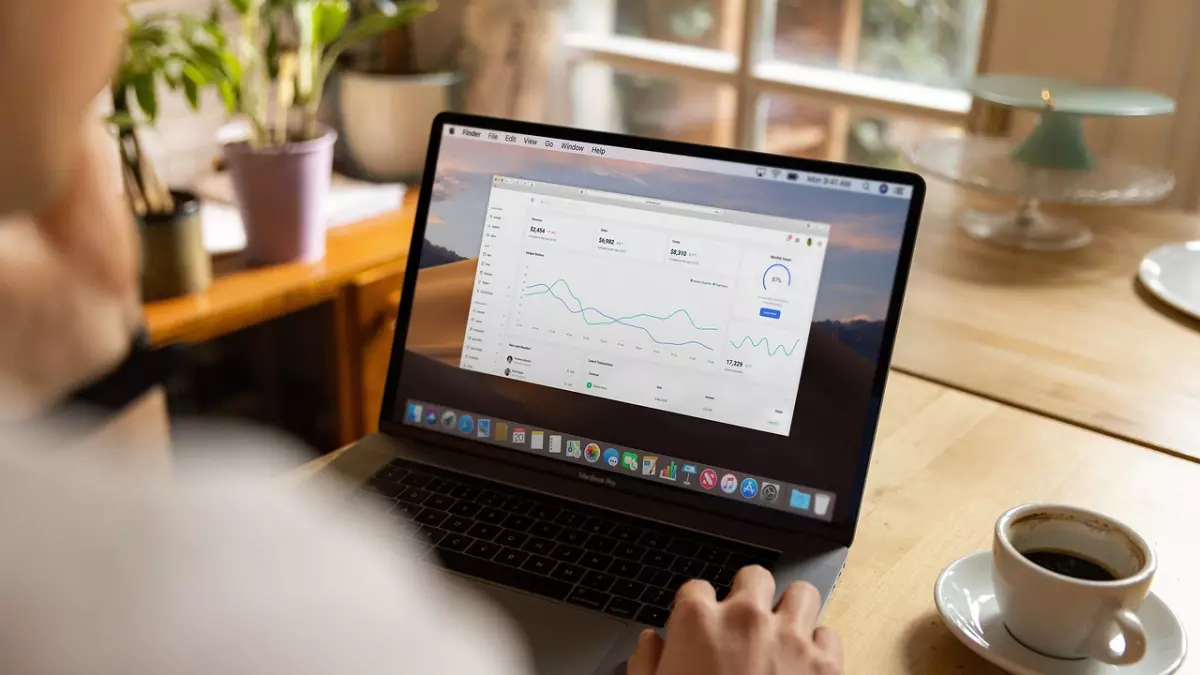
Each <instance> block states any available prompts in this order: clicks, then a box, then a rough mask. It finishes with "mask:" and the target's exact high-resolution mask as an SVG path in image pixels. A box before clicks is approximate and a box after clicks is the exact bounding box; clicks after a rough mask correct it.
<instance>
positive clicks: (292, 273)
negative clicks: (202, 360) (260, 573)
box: [145, 189, 419, 443]
mask: <svg viewBox="0 0 1200 675" xmlns="http://www.w3.org/2000/svg"><path fill="white" fill-rule="evenodd" d="M418 192H419V191H418V190H416V189H410V190H409V191H408V193H407V194H406V196H405V199H404V206H403V208H402V209H401V210H400V211H399V212H397V213H395V214H392V215H388V216H383V217H380V218H375V219H372V220H367V221H363V222H361V223H356V224H353V225H345V226H342V227H338V228H334V229H333V230H330V232H329V235H328V243H327V250H326V255H325V259H324V260H322V261H321V262H319V263H314V264H299V263H293V264H286V265H271V266H265V267H251V266H249V265H248V264H247V263H246V260H245V259H244V257H243V256H241V255H235V256H224V257H219V258H217V259H215V260H214V263H213V267H214V273H215V275H216V279H215V280H214V281H213V284H212V286H211V287H210V288H209V289H208V290H206V291H205V292H203V293H198V294H196V295H191V296H187V297H182V298H174V299H171V300H165V301H162V302H155V303H150V304H148V305H146V307H145V315H146V322H147V324H148V327H149V330H150V337H151V340H152V341H153V342H154V344H156V345H164V344H171V343H175V342H201V341H204V340H210V339H213V338H216V337H220V336H222V335H226V334H229V333H232V332H234V331H238V330H241V329H244V328H247V327H250V326H253V325H257V324H260V323H263V322H266V321H269V320H271V319H275V318H277V317H280V316H283V315H285V314H290V313H292V312H296V311H299V310H301V309H305V308H308V307H312V306H314V305H317V304H320V303H324V302H332V303H333V307H334V316H335V325H334V326H333V327H332V330H333V332H334V335H333V338H334V344H335V345H336V349H337V354H336V355H335V356H334V362H335V364H336V365H335V367H336V370H337V372H336V373H335V379H336V381H337V383H338V384H337V386H338V392H337V397H336V398H337V401H338V407H339V422H340V424H339V427H340V429H341V431H340V434H339V435H340V438H341V439H342V442H343V443H349V442H351V441H353V440H354V439H356V438H359V437H361V436H362V435H363V434H364V433H365V432H366V431H368V430H370V429H371V428H372V424H373V420H374V417H375V415H377V414H378V406H379V403H378V399H379V397H381V396H382V391H383V389H382V379H381V378H382V377H383V375H376V371H379V370H380V369H381V368H382V370H383V372H384V373H386V371H387V365H386V364H387V354H388V351H389V350H390V347H391V335H392V331H391V328H392V321H391V317H392V316H394V307H392V306H390V305H389V303H391V305H394V304H395V302H396V299H397V298H398V295H397V293H398V291H399V289H400V286H401V282H402V280H403V273H404V265H405V263H406V261H407V258H408V245H409V241H410V238H411V236H412V220H413V214H414V212H415V209H416V203H417V195H418Z"/></svg>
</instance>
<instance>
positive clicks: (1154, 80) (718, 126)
mask: <svg viewBox="0 0 1200 675" xmlns="http://www.w3.org/2000/svg"><path fill="white" fill-rule="evenodd" d="M646 1H647V2H651V1H654V0H646ZM611 2H612V0H588V8H589V11H590V12H592V15H591V16H589V19H595V21H592V20H589V21H587V22H586V23H587V25H588V26H589V28H590V29H591V30H590V31H587V32H584V31H574V30H567V31H565V33H564V35H563V46H564V52H565V54H564V56H565V57H566V59H565V65H566V70H565V72H570V71H571V70H572V69H573V66H574V64H577V63H582V62H588V61H591V62H598V63H602V64H605V65H607V66H610V67H613V68H616V69H620V70H622V71H626V72H630V73H635V74H639V75H649V76H656V77H662V78H665V79H668V80H671V79H674V80H679V79H690V80H693V81H702V82H711V83H713V84H716V85H724V86H718V87H717V90H718V94H717V108H718V115H717V118H718V119H717V120H716V122H715V123H714V132H713V138H714V140H715V142H716V143H717V144H719V145H732V146H737V147H742V148H747V149H752V150H761V149H762V148H763V147H764V142H765V137H766V121H767V120H766V105H765V102H766V96H768V95H772V94H784V95H787V96H789V97H793V98H795V99H797V100H799V101H801V102H804V103H812V104H815V105H816V106H819V107H824V108H826V109H828V110H829V111H830V135H829V138H830V140H831V143H830V148H829V154H828V155H827V156H826V157H825V159H834V160H840V159H842V157H843V156H844V150H845V147H844V146H845V142H844V141H845V138H846V132H847V130H848V128H849V124H850V118H851V116H852V114H865V115H869V116H880V117H887V118H893V117H901V118H905V119H911V120H916V121H928V122H934V123H940V124H943V125H948V126H953V127H959V128H969V127H970V126H971V123H972V102H973V99H972V97H971V95H970V93H969V92H968V91H966V90H965V89H945V88H940V87H932V86H928V85H920V84H913V83H904V82H899V81H896V80H888V79H885V78H880V77H875V76H871V75H864V74H861V73H855V72H852V71H849V70H834V69H827V68H820V67H814V66H805V65H802V64H794V63H787V62H780V61H775V60H772V59H768V58H765V51H764V46H766V45H768V44H769V41H770V40H773V38H774V27H775V24H774V20H775V16H774V10H775V7H776V0H721V4H720V5H719V7H720V9H721V12H722V17H721V20H722V25H723V26H724V27H725V30H723V31H722V34H721V37H720V41H721V44H722V47H723V48H724V50H723V51H722V50H717V49H703V48H698V47H689V46H685V45H676V44H670V43H664V42H659V41H654V40H646V39H641V38H632V37H625V36H619V35H614V34H613V33H612V30H611V29H612V25H611V21H612V17H611V13H612V12H611V11H610V12H609V13H610V16H608V17H605V16H604V12H605V11H606V9H605V8H606V6H607V7H608V8H611V7H612V4H611ZM845 2H847V3H849V4H850V5H851V7H852V8H853V7H858V8H861V5H862V2H864V0H845ZM846 15H847V18H846V19H844V21H843V26H842V30H843V33H845V31H847V30H850V24H852V23H854V22H855V21H856V20H857V19H856V17H854V12H853V11H850V12H846ZM606 18H607V20H608V21H609V25H608V26H605V25H603V24H604V21H605V20H606ZM606 29H607V31H608V32H607V33H605V30H606ZM854 29H855V30H856V31H857V26H855V28H854ZM1195 34H1200V3H1195V2H1194V1H1193V0H1155V2H1144V1H1142V0H1055V1H1054V2H1052V3H1051V2H1015V1H1014V2H1008V1H998V0H986V1H985V6H984V9H983V26H982V31H981V34H980V36H979V40H978V48H977V52H976V57H975V63H974V66H975V68H974V70H975V72H977V73H988V72H1022V73H1040V74H1044V75H1050V76H1057V77H1068V78H1075V79H1080V80H1084V81H1089V82H1098V83H1105V84H1112V85H1126V86H1138V87H1144V88H1149V89H1153V90H1155V91H1159V92H1161V93H1164V94H1166V95H1168V96H1172V97H1174V98H1175V99H1176V101H1177V111H1176V114H1175V115H1174V116H1173V117H1161V118H1153V119H1149V120H1147V121H1144V123H1143V122H1136V123H1133V124H1129V123H1127V122H1125V121H1105V120H1097V121H1095V122H1094V123H1089V124H1090V127H1091V128H1090V129H1089V138H1090V142H1091V144H1092V145H1093V149H1094V150H1095V151H1096V152H1097V153H1098V154H1101V155H1103V154H1110V153H1111V154H1116V155H1121V156H1126V157H1132V158H1135V159H1137V160H1138V161H1143V162H1146V163H1150V164H1156V165H1161V166H1166V167H1168V168H1170V169H1171V170H1173V171H1174V172H1175V176H1176V180H1177V188H1176V190H1175V192H1174V194H1172V195H1171V196H1170V197H1169V198H1168V199H1167V200H1166V201H1165V202H1164V203H1165V204H1167V205H1173V206H1182V207H1185V208H1189V209H1196V208H1200V42H1197V41H1193V40H1192V38H1191V36H1192V35H1195ZM842 58H843V59H845V55H843V56H842ZM850 61H851V62H852V59H851V60H850ZM841 65H843V66H845V65H847V64H846V61H845V60H844V61H843V63H842V64H841ZM588 95H589V105H591V99H592V98H596V99H597V103H598V104H599V105H600V106H601V107H603V106H604V105H605V101H603V98H604V97H605V96H609V97H610V98H611V92H605V91H603V88H602V87H600V88H597V87H593V88H591V89H589V90H588ZM607 104H608V105H609V106H610V107H611V106H612V105H613V101H611V100H609V101H607ZM728 120H732V124H730V123H729V122H728ZM1031 124H1032V116H1025V117H1024V118H1022V116H1019V115H1018V116H1016V119H1015V121H1014V124H1013V126H1011V127H1010V128H1007V129H1002V130H1000V131H1002V132H1007V133H1010V134H1014V135H1018V136H1019V135H1023V134H1024V133H1025V132H1026V130H1027V129H1028V128H1029V126H1030V125H1031ZM993 131H995V130H993Z"/></svg>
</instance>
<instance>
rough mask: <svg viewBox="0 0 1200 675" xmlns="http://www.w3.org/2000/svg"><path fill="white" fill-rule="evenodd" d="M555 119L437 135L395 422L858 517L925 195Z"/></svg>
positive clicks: (767, 505) (734, 496)
mask: <svg viewBox="0 0 1200 675" xmlns="http://www.w3.org/2000/svg"><path fill="white" fill-rule="evenodd" d="M474 123H475V124H485V123H486V122H480V121H475V122H474ZM539 130H540V131H542V132H543V133H546V134H551V135H530V134H526V133H513V132H511V131H504V130H501V129H491V128H485V127H479V126H460V125H455V124H453V123H447V124H445V125H443V126H441V128H440V129H439V128H438V127H435V132H436V133H439V134H440V138H439V139H438V142H437V143H435V144H434V145H433V146H432V147H433V148H434V150H431V151H436V152H437V157H436V174H435V175H434V176H433V183H432V192H431V201H430V203H429V208H428V213H427V217H426V219H425V224H424V225H425V226H424V241H423V243H422V244H421V247H420V257H419V272H418V273H417V278H416V285H415V288H414V289H413V291H412V297H411V303H412V305H411V314H410V318H409V321H408V329H407V335H406V339H405V341H404V352H403V357H402V360H401V362H400V368H399V373H398V378H399V380H398V382H397V386H396V396H395V397H394V398H393V401H394V405H395V409H394V410H393V411H392V417H393V419H394V420H396V421H398V422H402V423H403V424H405V425H409V426H413V427H420V428H423V429H426V430H429V431H433V432H436V433H441V434H449V435H453V436H459V437H465V438H470V439H472V440H473V441H476V442H480V443H485V444H488V445H491V446H497V447H499V448H501V449H503V450H504V451H508V452H520V453H529V454H536V455H541V456H543V457H544V458H546V459H547V460H556V461H559V462H568V463H574V464H576V465H578V467H579V469H580V472H579V475H581V476H583V477H585V478H587V479H588V480H590V481H593V482H597V483H611V484H614V485H615V484H616V481H615V479H616V478H617V477H618V476H623V477H625V478H628V479H637V480H644V481H649V482H652V483H657V484H660V485H662V486H664V487H670V488H674V489H680V490H689V491H692V492H695V493H697V494H707V495H709V496H711V497H712V498H713V499H724V500H730V501H734V502H740V503H742V504H746V505H750V506H754V507H760V508H763V509H771V510H775V511H780V512H784V513H788V514H792V515H795V516H798V517H806V518H812V519H817V520H821V521H827V522H830V521H837V520H838V519H840V518H844V517H846V516H847V515H848V512H849V511H850V510H851V509H852V508H856V506H857V503H856V500H857V494H855V481H856V479H857V478H858V477H859V474H860V472H861V469H862V461H863V458H864V454H863V451H864V444H865V447H869V444H870V442H871V436H872V434H873V429H874V423H875V419H876V417H877V415H878V400H877V398H876V396H877V395H878V393H879V392H878V391H876V390H877V389H878V388H879V385H880V384H881V382H882V380H879V382H877V372H878V369H879V368H881V367H886V364H881V357H883V358H886V354H885V353H884V352H885V347H886V348H887V351H889V352H890V339H891V336H890V335H888V334H887V333H888V331H886V330H885V325H886V321H887V319H888V317H889V310H890V309H891V304H892V302H893V297H894V295H893V290H894V285H895V284H896V280H897V272H898V268H899V267H900V262H901V250H902V242H903V240H904V238H905V230H906V224H907V223H908V222H909V211H910V207H911V206H912V204H911V197H912V195H913V191H914V189H918V188H916V187H915V186H914V183H912V182H910V183H903V182H881V181H879V180H864V179H861V178H850V177H847V176H844V175H837V174H832V173H814V172H812V171H801V170H797V169H796V168H788V167H787V166H772V165H771V163H769V162H766V163H765V164H758V163H752V164H742V163H737V162H730V161H725V160H718V159H713V158H709V157H697V156H688V155H686V154H676V153H664V152H656V151H652V150H647V149H643V148H642V147H637V144H636V143H634V142H632V141H631V143H630V145H609V144H598V143H592V142H585V141H579V140H572V139H566V138H562V137H555V136H554V135H552V134H553V133H554V130H553V128H539ZM561 133H562V132H560V134H561ZM580 133H581V132H575V134H576V135H574V138H587V137H588V136H587V135H586V134H584V135H582V136H580V135H578V134H580ZM612 140H613V138H610V137H606V138H605V142H612ZM764 161H765V160H764ZM789 163H790V164H792V166H793V167H794V166H796V163H795V162H794V161H793V162H789ZM819 166H820V167H821V169H822V170H823V171H830V170H833V169H836V168H837V166H836V165H827V164H821V165H819ZM886 176H887V177H888V178H890V179H891V180H893V181H895V180H904V179H905V178H908V176H907V175H906V174H894V173H892V174H886ZM913 180H916V179H913ZM904 267H905V268H906V267H907V266H906V265H904ZM891 334H892V335H894V327H893V331H892V332H891ZM885 343H886V344H885ZM397 344H398V345H399V344H400V343H399V342H398V343H397ZM392 377H397V373H396V372H394V371H393V373H392ZM873 394H874V395H873Z"/></svg>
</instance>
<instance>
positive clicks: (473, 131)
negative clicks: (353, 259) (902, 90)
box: [443, 125, 912, 199]
mask: <svg viewBox="0 0 1200 675" xmlns="http://www.w3.org/2000/svg"><path fill="white" fill-rule="evenodd" d="M443 134H444V135H446V136H458V137H461V138H467V139H471V140H476V141H482V142H485V143H500V144H506V145H515V146H522V147H528V148H537V149H540V150H545V151H550V152H565V153H569V154H573V155H586V156H592V157H608V158H612V159H621V160H628V161H632V162H642V163H645V164H656V165H658V166H671V167H675V168H680V169H692V170H696V171H706V172H708V173H720V174H725V175H730V176H742V177H744V178H757V179H760V180H769V181H775V182H780V183H792V184H795V185H805V186H807V187H818V188H822V189H829V190H842V191H848V192H859V193H863V194H869V195H874V196H878V197H885V198H889V199H909V198H910V197H911V196H912V192H911V187H910V186H908V185H901V184H898V183H881V182H879V181H864V180H859V179H854V178H847V177H845V176H839V175H836V174H825V173H811V172H807V171H795V170H792V169H785V168H782V167H773V166H755V165H752V164H740V163H737V162H726V161H722V160H717V159H705V158H701V157H687V156H683V155H672V154H668V153H663V152H652V151H649V150H637V149H634V148H623V147H620V146H612V145H599V144H595V143H580V142H577V141H566V140H562V139H558V138H548V137H545V136H527V135H525V134H511V133H507V132H500V131H492V130H490V129H479V128H475V127H460V126H449V125H448V126H446V128H445V130H444V131H443Z"/></svg>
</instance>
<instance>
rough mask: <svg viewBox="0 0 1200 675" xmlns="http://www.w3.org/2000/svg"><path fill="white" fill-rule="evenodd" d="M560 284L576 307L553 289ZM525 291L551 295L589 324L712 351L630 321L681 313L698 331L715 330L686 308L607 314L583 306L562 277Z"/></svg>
mask: <svg viewBox="0 0 1200 675" xmlns="http://www.w3.org/2000/svg"><path fill="white" fill-rule="evenodd" d="M560 285H561V286H562V288H564V289H566V292H567V295H568V296H570V298H571V299H572V300H574V301H575V303H576V304H577V305H578V308H575V307H572V306H571V305H570V304H569V303H568V302H567V301H566V300H565V299H564V298H563V297H562V296H560V295H559V294H558V293H556V292H555V291H554V289H555V288H557V287H559V286H560ZM535 289H536V290H535ZM525 291H526V293H525V297H531V296H537V295H550V297H552V298H554V299H555V300H558V301H559V302H560V303H562V305H563V307H565V308H566V309H567V311H569V312H571V313H572V314H578V315H579V317H580V318H582V319H583V321H584V323H586V324H587V325H589V326H608V325H612V324H620V325H622V326H628V327H630V328H636V329H638V330H641V331H643V332H644V333H646V335H648V336H649V337H650V340H651V341H653V342H655V343H657V344H660V345H666V346H671V347H682V346H686V345H697V346H700V347H703V348H705V349H707V350H709V351H712V347H710V346H708V345H706V344H704V343H703V342H699V341H697V340H684V341H681V342H669V341H664V340H659V339H658V338H656V337H655V336H654V334H653V333H652V332H651V331H650V330H649V329H648V328H646V327H645V326H639V325H637V324H635V323H631V322H632V321H633V320H634V319H641V318H645V319H654V320H656V321H663V322H665V321H668V320H670V319H672V318H674V317H676V316H678V315H680V314H682V315H684V316H685V317H687V320H688V323H690V324H691V325H692V328H694V329H696V330H698V331H715V330H717V328H713V327H707V326H701V325H699V324H697V323H696V320H695V319H693V318H692V315H691V314H689V313H688V311H687V310H686V309H677V310H675V311H673V312H671V313H670V314H667V315H666V316H657V315H654V314H647V313H644V312H641V313H638V314H630V315H628V316H620V317H614V316H609V315H608V314H605V313H604V312H602V311H601V310H599V309H597V308H595V307H585V306H584V304H583V301H582V300H580V299H579V298H578V297H576V296H575V293H574V292H573V291H572V290H571V285H570V284H568V283H567V282H566V280H564V279H559V280H557V281H555V282H554V283H552V284H533V285H530V286H526V287H525ZM588 312H592V313H594V314H598V315H599V316H601V317H604V320H593V319H590V318H588Z"/></svg>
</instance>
